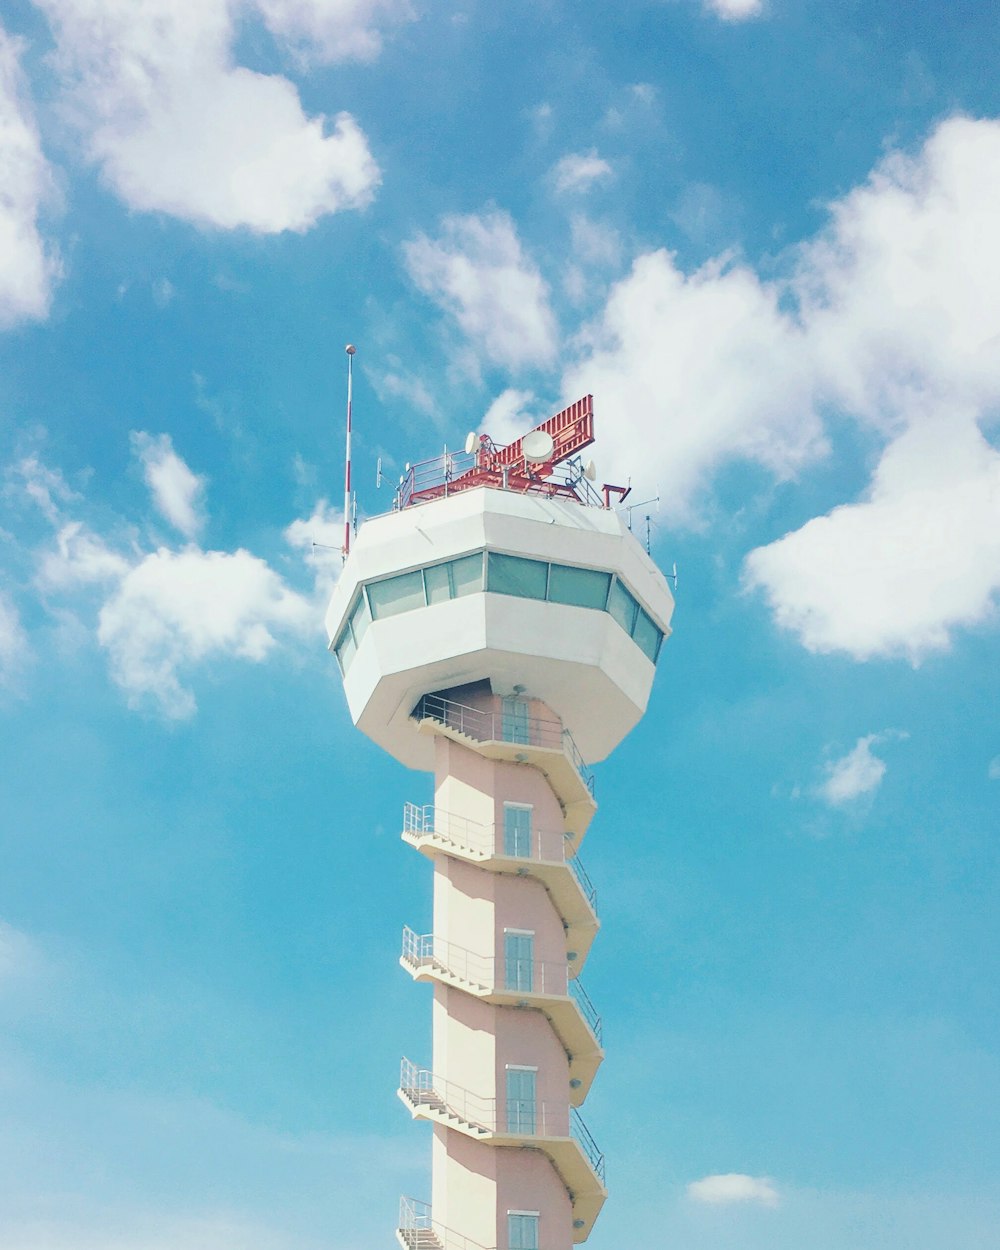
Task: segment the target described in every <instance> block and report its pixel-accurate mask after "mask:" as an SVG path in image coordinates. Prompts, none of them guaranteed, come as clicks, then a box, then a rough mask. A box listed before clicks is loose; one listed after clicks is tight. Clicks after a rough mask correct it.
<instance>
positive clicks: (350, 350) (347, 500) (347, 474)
mask: <svg viewBox="0 0 1000 1250" xmlns="http://www.w3.org/2000/svg"><path fill="white" fill-rule="evenodd" d="M357 350H358V349H357V348H356V347H355V346H354V344H353V343H348V344H347V346H346V347H345V348H344V351H345V352H347V454H346V457H345V461H344V549H343V556H344V559H345V560H346V559H347V557H348V556H349V555H350V554H351V393H352V390H353V382H354V378H353V368H352V366H353V364H354V353H355V352H356V351H357Z"/></svg>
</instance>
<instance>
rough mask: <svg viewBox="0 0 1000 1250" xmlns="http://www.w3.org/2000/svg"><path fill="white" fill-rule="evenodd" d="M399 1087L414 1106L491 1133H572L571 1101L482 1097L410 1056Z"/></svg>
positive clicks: (527, 1135)
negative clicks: (414, 1060)
mask: <svg viewBox="0 0 1000 1250" xmlns="http://www.w3.org/2000/svg"><path fill="white" fill-rule="evenodd" d="M399 1087H400V1089H401V1090H402V1092H403V1094H404V1095H405V1096H406V1097H407V1098H408V1099H409V1101H410V1102H411V1103H412V1104H413V1106H415V1107H420V1106H423V1107H431V1108H433V1109H436V1110H438V1111H444V1112H447V1113H449V1114H451V1115H454V1116H457V1117H458V1118H459V1119H460V1120H464V1121H465V1123H466V1124H468V1125H470V1126H471V1127H473V1128H481V1129H484V1130H485V1131H486V1132H489V1133H502V1134H503V1135H504V1136H507V1137H569V1136H570V1114H569V1112H570V1107H569V1102H568V1101H567V1102H547V1101H544V1100H543V1101H538V1100H537V1099H534V1098H531V1099H525V1098H499V1099H498V1098H481V1097H479V1095H477V1094H474V1093H472V1092H471V1091H470V1090H467V1089H463V1088H462V1086H460V1085H456V1084H455V1082H454V1081H446V1080H445V1079H444V1078H443V1077H440V1076H437V1075H435V1074H434V1073H433V1072H430V1071H428V1070H427V1069H426V1068H418V1067H417V1066H416V1064H414V1063H411V1062H410V1060H409V1059H404V1060H403V1062H402V1065H401V1067H400V1074H399ZM574 1136H575V1134H574ZM588 1137H589V1133H588ZM581 1144H582V1143H581ZM589 1157H590V1156H589V1154H588V1159H589Z"/></svg>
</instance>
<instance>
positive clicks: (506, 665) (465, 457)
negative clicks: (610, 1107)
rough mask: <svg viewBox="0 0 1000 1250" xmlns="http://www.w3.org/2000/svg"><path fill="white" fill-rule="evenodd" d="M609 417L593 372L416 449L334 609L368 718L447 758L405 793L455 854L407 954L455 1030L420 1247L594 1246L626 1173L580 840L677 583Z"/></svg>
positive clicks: (434, 1106)
mask: <svg viewBox="0 0 1000 1250" xmlns="http://www.w3.org/2000/svg"><path fill="white" fill-rule="evenodd" d="M593 424H594V418H593V407H592V403H591V398H590V396H587V397H586V398H585V399H582V400H580V401H578V402H577V403H575V404H573V405H572V406H571V407H569V408H567V409H566V410H565V411H563V412H560V413H558V414H557V415H556V416H554V417H552V418H551V419H550V420H548V421H546V422H544V423H543V424H542V425H541V426H539V427H538V428H537V429H535V430H532V431H531V432H530V433H528V434H526V435H525V436H524V437H523V438H521V439H518V440H517V441H516V442H514V443H511V444H510V445H508V446H503V447H501V446H497V445H496V444H494V443H493V442H492V441H491V439H490V438H489V436H488V435H486V434H473V435H470V436H469V439H468V441H467V442H466V445H465V451H464V452H460V453H457V454H452V453H445V454H444V455H443V456H439V457H437V458H436V459H434V460H432V461H427V462H425V463H423V464H418V465H414V466H412V467H408V472H407V473H406V475H405V476H404V478H403V479H402V480H401V482H400V485H399V488H398V490H397V491H396V498H395V506H394V509H393V511H392V512H390V513H387V514H386V515H384V516H377V517H374V518H372V519H371V520H369V521H367V522H366V523H365V524H364V525H363V526H362V528H361V529H360V531H359V532H358V534H357V536H356V540H355V542H354V544H353V546H352V549H351V551H350V554H349V557H348V559H347V562H346V564H345V566H344V571H343V575H342V577H341V580H340V582H339V584H338V586H337V589H336V591H335V593H334V595H333V599H332V602H331V604H330V608H329V611H328V614H327V628H328V631H329V635H330V640H331V644H330V645H331V649H332V650H334V651H335V653H336V655H337V659H338V661H339V663H340V667H341V671H342V673H343V677H344V689H345V691H346V694H347V701H348V705H349V707H350V710H351V715H352V717H353V718H354V721H355V724H356V725H357V726H358V728H359V729H361V730H362V731H363V732H364V733H366V734H367V735H368V736H369V737H370V738H372V739H373V740H374V741H375V742H377V743H378V744H379V745H380V746H381V747H383V748H384V749H385V750H386V751H388V752H389V753H390V754H391V755H392V756H394V757H395V759H397V760H399V762H400V763H401V764H404V765H406V766H407V767H408V768H413V769H418V770H422V771H425V772H433V774H434V801H433V802H432V803H424V802H415V803H407V804H406V807H405V810H404V812H403V814H402V836H403V840H404V842H406V843H407V844H408V845H409V846H411V847H413V848H414V850H416V851H419V852H420V853H421V854H423V855H425V856H426V857H427V858H428V859H429V860H430V861H431V865H432V867H433V872H434V914H433V920H432V922H431V923H430V925H429V926H428V925H427V924H423V925H419V927H415V928H409V927H407V928H405V929H404V930H403V940H402V953H401V959H400V962H401V963H402V965H403V967H404V969H405V970H406V971H407V972H408V973H409V974H410V975H411V976H412V977H413V978H414V979H415V980H417V981H421V982H426V983H427V984H428V985H429V986H431V987H432V989H433V996H434V997H433V1008H432V1011H433V1046H432V1054H431V1055H430V1056H423V1055H422V1056H419V1057H418V1058H417V1059H415V1060H414V1061H413V1062H411V1061H410V1060H409V1059H404V1060H403V1062H402V1067H401V1075H400V1084H399V1096H400V1098H401V1099H402V1101H403V1103H404V1104H405V1106H406V1107H407V1108H408V1109H409V1111H410V1113H411V1114H412V1115H413V1117H414V1118H416V1119H419V1120H425V1121H427V1122H428V1123H429V1124H430V1125H431V1126H432V1132H433V1143H432V1169H431V1174H432V1182H431V1201H430V1202H426V1201H417V1200H416V1199H412V1198H404V1199H403V1200H402V1202H401V1205H400V1217H399V1222H398V1228H397V1238H398V1240H399V1242H400V1245H401V1246H402V1247H403V1248H404V1250H417V1248H418V1247H420V1248H421V1250H570V1246H571V1245H573V1244H574V1243H576V1242H582V1241H585V1240H586V1238H587V1236H588V1235H589V1233H590V1230H591V1228H592V1227H593V1225H594V1221H595V1220H596V1218H597V1216H598V1213H599V1212H600V1210H601V1206H602V1205H603V1203H604V1200H605V1197H606V1196H607V1190H606V1188H605V1174H604V1157H603V1155H602V1154H601V1152H600V1150H599V1149H598V1147H597V1145H596V1143H595V1140H594V1137H593V1136H592V1135H591V1133H590V1131H589V1130H588V1128H587V1126H586V1125H585V1124H584V1121H583V1119H582V1117H581V1114H580V1111H579V1108H580V1106H581V1104H582V1103H583V1101H584V1099H585V1098H586V1097H587V1093H588V1091H589V1089H590V1086H591V1083H592V1081H593V1080H594V1077H595V1074H596V1072H597V1069H598V1066H599V1065H600V1063H601V1060H602V1059H603V1057H604V1050H603V1039H602V1031H601V1017H600V1015H599V1012H598V1010H597V1008H596V1007H595V1005H594V1004H593V1003H592V1002H591V1000H590V998H589V997H588V996H587V994H586V993H585V991H584V989H583V986H582V985H581V983H580V976H579V974H580V972H581V970H582V968H583V965H584V963H585V961H586V959H587V954H588V952H589V950H590V946H591V943H592V941H593V939H594V936H595V934H596V932H597V928H598V917H597V907H596V901H595V891H594V887H593V885H592V884H591V882H590V879H589V877H588V876H587V874H586V872H584V870H583V867H582V865H581V862H580V857H579V854H578V852H579V847H580V843H581V842H582V840H583V836H584V834H585V833H586V831H587V827H588V826H589V824H590V822H591V819H592V818H593V816H594V813H595V811H596V810H597V802H596V800H595V797H594V781H593V776H592V774H591V772H590V765H592V764H594V763H596V762H597V761H599V760H603V759H604V758H605V757H606V756H607V755H608V754H609V753H610V752H611V751H612V750H614V748H615V747H616V746H617V745H618V743H619V742H620V741H621V740H622V738H624V737H625V735H626V734H627V733H628V732H629V730H630V729H631V728H632V727H633V725H635V724H636V722H637V721H638V720H639V718H640V716H642V714H643V712H644V710H645V707H646V701H647V699H648V696H649V692H650V687H651V685H652V681H653V674H654V671H655V665H656V661H657V658H658V656H659V653H660V648H661V645H662V643H663V640H664V638H665V637H666V636H667V634H668V633H669V627H670V616H671V612H672V610H673V597H672V596H671V593H670V590H669V588H668V586H667V582H666V579H665V578H664V577H663V575H662V574H661V573H660V571H659V570H658V569H657V568H656V566H655V565H654V564H653V562H652V560H651V559H650V558H649V556H648V555H647V553H646V552H645V551H644V550H643V548H642V547H641V546H640V544H639V543H638V542H636V541H635V539H634V538H633V537H632V535H631V533H630V532H629V529H628V527H627V525H626V524H625V523H624V520H623V518H622V516H620V515H619V514H618V513H617V512H615V511H614V510H613V509H612V507H611V503H612V502H613V501H614V500H617V499H619V498H621V497H622V496H623V494H624V493H625V492H624V491H623V490H622V489H621V488H618V487H614V486H605V487H604V488H603V490H602V491H598V490H596V489H595V487H594V486H593V485H592V484H591V479H592V478H593V476H594V471H593V467H592V465H585V464H584V463H583V461H582V459H581V456H580V453H581V452H582V451H583V449H584V448H585V447H587V446H588V445H589V444H590V443H591V442H592V441H593V437H594V434H593ZM421 797H423V796H421ZM613 828H614V827H613V824H611V823H610V822H609V823H608V824H607V825H606V832H607V835H611V834H612V833H613ZM401 919H402V917H401ZM415 923H417V922H416V921H415Z"/></svg>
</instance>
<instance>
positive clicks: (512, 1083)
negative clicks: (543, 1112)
mask: <svg viewBox="0 0 1000 1250" xmlns="http://www.w3.org/2000/svg"><path fill="white" fill-rule="evenodd" d="M537 1077H538V1069H537V1068H516V1067H509V1068H508V1069H507V1132H508V1133H529V1134H534V1132H535V1124H536V1111H537V1104H536V1101H535V1098H536V1094H535V1083H536V1080H537Z"/></svg>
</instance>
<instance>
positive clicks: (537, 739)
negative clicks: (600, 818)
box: [411, 694, 594, 794]
mask: <svg viewBox="0 0 1000 1250" xmlns="http://www.w3.org/2000/svg"><path fill="white" fill-rule="evenodd" d="M411 715H412V716H413V717H414V718H415V719H416V720H435V721H437V722H438V723H439V724H441V725H446V726H447V727H448V728H449V729H454V730H457V731H458V732H459V733H462V734H466V735H467V736H468V737H470V738H474V739H475V740H476V741H477V742H509V743H512V744H514V745H515V746H530V747H542V748H544V749H546V750H553V751H560V750H561V751H563V752H564V753H565V755H566V758H567V759H568V760H569V762H570V763H571V764H572V765H573V767H574V768H575V769H576V771H577V772H578V773H579V775H580V780H581V781H582V782H583V784H584V785H585V786H586V787H587V789H588V790H589V792H590V793H591V794H593V793H594V774H593V773H592V772H591V771H590V769H589V768H588V767H587V765H586V762H585V760H584V758H583V756H582V755H581V754H580V749H579V747H578V746H577V745H576V742H575V740H574V738H573V735H572V734H571V733H570V731H569V730H568V729H566V728H564V727H563V723H562V721H560V720H549V719H547V718H543V717H540V716H520V715H516V716H512V715H510V714H508V713H505V712H503V711H496V710H493V709H490V708H478V707H469V706H468V705H467V704H464V703H456V702H455V701H454V700H453V699H445V698H442V697H441V695H437V694H425V695H424V696H423V697H422V698H421V699H420V702H419V703H418V704H417V706H416V707H415V708H414V709H413V712H412V713H411Z"/></svg>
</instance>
